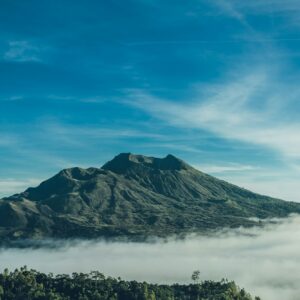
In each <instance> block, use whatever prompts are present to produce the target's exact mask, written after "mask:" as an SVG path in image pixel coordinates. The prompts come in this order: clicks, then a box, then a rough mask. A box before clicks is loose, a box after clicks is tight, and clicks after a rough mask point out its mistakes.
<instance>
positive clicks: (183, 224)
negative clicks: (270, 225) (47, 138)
mask: <svg viewBox="0 0 300 300" xmlns="http://www.w3.org/2000/svg"><path fill="white" fill-rule="evenodd" d="M290 213H300V203H299V204H298V203H293V202H287V201H283V200H279V199H273V198H270V197H267V196H261V195H258V194H255V193H252V192H250V191H248V190H245V189H243V188H239V187H237V186H235V185H232V184H229V183H227V182H225V181H222V180H219V179H217V178H215V177H212V176H210V175H207V174H204V173H202V172H200V171H198V170H196V169H194V168H193V167H191V166H190V165H188V164H187V163H185V162H184V161H182V160H180V159H178V158H176V157H175V156H173V155H167V156H166V157H164V158H154V157H147V156H142V155H133V154H130V153H122V154H119V155H118V156H116V157H115V158H114V159H112V160H111V161H109V162H107V163H106V164H104V165H103V166H102V167H101V168H88V169H82V168H78V167H75V168H70V169H65V170H62V171H61V172H59V173H58V174H57V175H55V176H54V177H52V178H50V179H48V180H46V181H44V182H42V183H41V184H40V185H39V186H38V187H35V188H28V189H27V190H26V191H24V192H23V193H20V194H16V195H13V196H11V197H7V198H3V199H1V200H0V237H1V240H2V241H7V240H18V239H25V238H26V239H41V238H45V237H50V238H75V237H78V238H96V237H105V238H112V237H127V238H131V239H140V238H145V237H149V236H160V237H165V236H168V235H172V234H185V233H188V232H198V233H204V232H207V231H209V230H214V229H219V228H224V227H238V226H253V225H256V224H258V220H257V218H260V219H261V218H262V219H263V218H269V217H286V216H288V215H289V214H290Z"/></svg>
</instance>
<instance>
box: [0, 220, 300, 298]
mask: <svg viewBox="0 0 300 300" xmlns="http://www.w3.org/2000/svg"><path fill="white" fill-rule="evenodd" d="M299 233H300V217H298V216H292V217H290V218H288V219H286V220H285V221H278V222H277V224H272V225H266V227H265V228H263V229H261V228H252V229H238V230H234V231H223V232H220V233H218V234H216V235H214V236H212V237H197V236H190V237H188V238H187V239H185V240H184V241H182V240H181V241H178V240H175V239H170V240H169V241H168V242H164V241H156V242H155V243H123V242H122V243H121V242H114V243H108V242H104V241H98V242H78V241H77V242H76V243H72V245H71V244H70V245H68V246H67V245H65V246H64V247H61V248H59V249H45V248H43V249H29V250H28V249H27V250H26V249H2V250H1V251H0V266H1V269H4V268H5V267H8V268H9V269H13V268H16V267H20V266H23V265H25V264H26V265H27V266H28V267H29V268H34V269H37V270H39V271H43V272H46V273H48V272H53V273H71V272H73V271H74V272H89V271H91V270H99V271H101V272H102V273H104V274H105V275H107V276H108V275H110V276H114V277H118V276H120V277H122V278H123V279H128V280H131V279H136V280H139V281H142V280H146V281H149V282H157V283H174V282H180V283H189V282H191V279H190V276H191V273H192V272H193V270H197V269H199V270H200V271H201V279H203V280H205V279H212V280H220V279H222V278H228V279H229V280H235V281H236V282H237V284H238V285H239V286H240V287H245V289H246V290H247V291H248V292H250V293H252V295H258V296H261V297H262V299H266V300H277V299H287V300H291V299H299V298H300V285H299V282H300V234H299Z"/></svg>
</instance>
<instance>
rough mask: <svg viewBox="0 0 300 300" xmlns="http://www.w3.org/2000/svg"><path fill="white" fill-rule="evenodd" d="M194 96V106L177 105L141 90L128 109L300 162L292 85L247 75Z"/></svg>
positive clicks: (264, 75) (256, 73)
mask: <svg viewBox="0 0 300 300" xmlns="http://www.w3.org/2000/svg"><path fill="white" fill-rule="evenodd" d="M195 93H196V96H194V99H193V100H189V101H187V100H184V99H182V101H181V102H180V103H179V102H174V101H170V100H165V99H161V98H159V97H155V96H153V95H150V94H147V93H145V92H144V91H138V90H137V91H131V93H130V94H129V96H128V101H127V103H129V104H130V105H132V106H135V107H137V108H139V109H141V110H143V111H146V112H148V113H149V114H151V115H152V116H154V117H156V118H159V119H161V120H163V121H165V122H167V123H168V124H171V125H173V126H176V127H181V128H193V129H201V130H207V131H209V132H211V133H214V134H215V135H217V136H219V137H222V138H224V139H228V140H237V141H240V142H243V143H249V144H254V145H258V146H262V147H266V148H269V149H270V150H274V151H277V152H278V153H280V154H281V155H282V156H284V157H286V158H294V159H295V158H300V135H299V132H300V122H299V116H298V114H297V113H296V111H295V110H294V111H293V108H292V105H293V104H294V103H296V101H295V100H296V99H298V97H299V95H300V90H299V89H298V88H296V85H293V83H291V84H289V83H287V84H286V86H284V85H282V84H280V83H279V82H277V80H276V79H275V78H273V77H272V75H271V72H268V71H267V70H264V69H259V70H256V71H252V72H250V71H249V70H248V71H247V72H245V73H243V74H238V75H236V76H234V77H233V78H230V79H227V81H226V82H224V83H221V84H219V85H211V86H210V85H207V86H203V85H202V86H200V87H199V89H197V90H196V92H195ZM287 95H289V98H288V99H287V97H286V96H287ZM289 110H292V113H291V114H290V118H289V119H287V118H286V115H285V112H287V111H289Z"/></svg>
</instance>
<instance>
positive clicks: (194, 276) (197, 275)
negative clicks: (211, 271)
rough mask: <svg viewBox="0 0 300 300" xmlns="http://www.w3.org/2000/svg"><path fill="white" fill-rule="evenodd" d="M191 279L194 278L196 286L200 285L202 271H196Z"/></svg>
mask: <svg viewBox="0 0 300 300" xmlns="http://www.w3.org/2000/svg"><path fill="white" fill-rule="evenodd" d="M191 278H192V280H193V281H194V283H195V284H196V283H199V279H200V271H199V270H196V271H194V272H193V274H192V277H191Z"/></svg>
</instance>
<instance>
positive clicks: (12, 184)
mask: <svg viewBox="0 0 300 300" xmlns="http://www.w3.org/2000/svg"><path fill="white" fill-rule="evenodd" d="M40 182H41V179H37V178H28V179H24V180H19V179H14V178H6V179H1V178H0V198H1V197H4V196H8V195H12V194H15V193H20V192H22V191H24V190H25V189H27V188H28V187H32V186H36V185H38V184H39V183H40Z"/></svg>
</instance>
